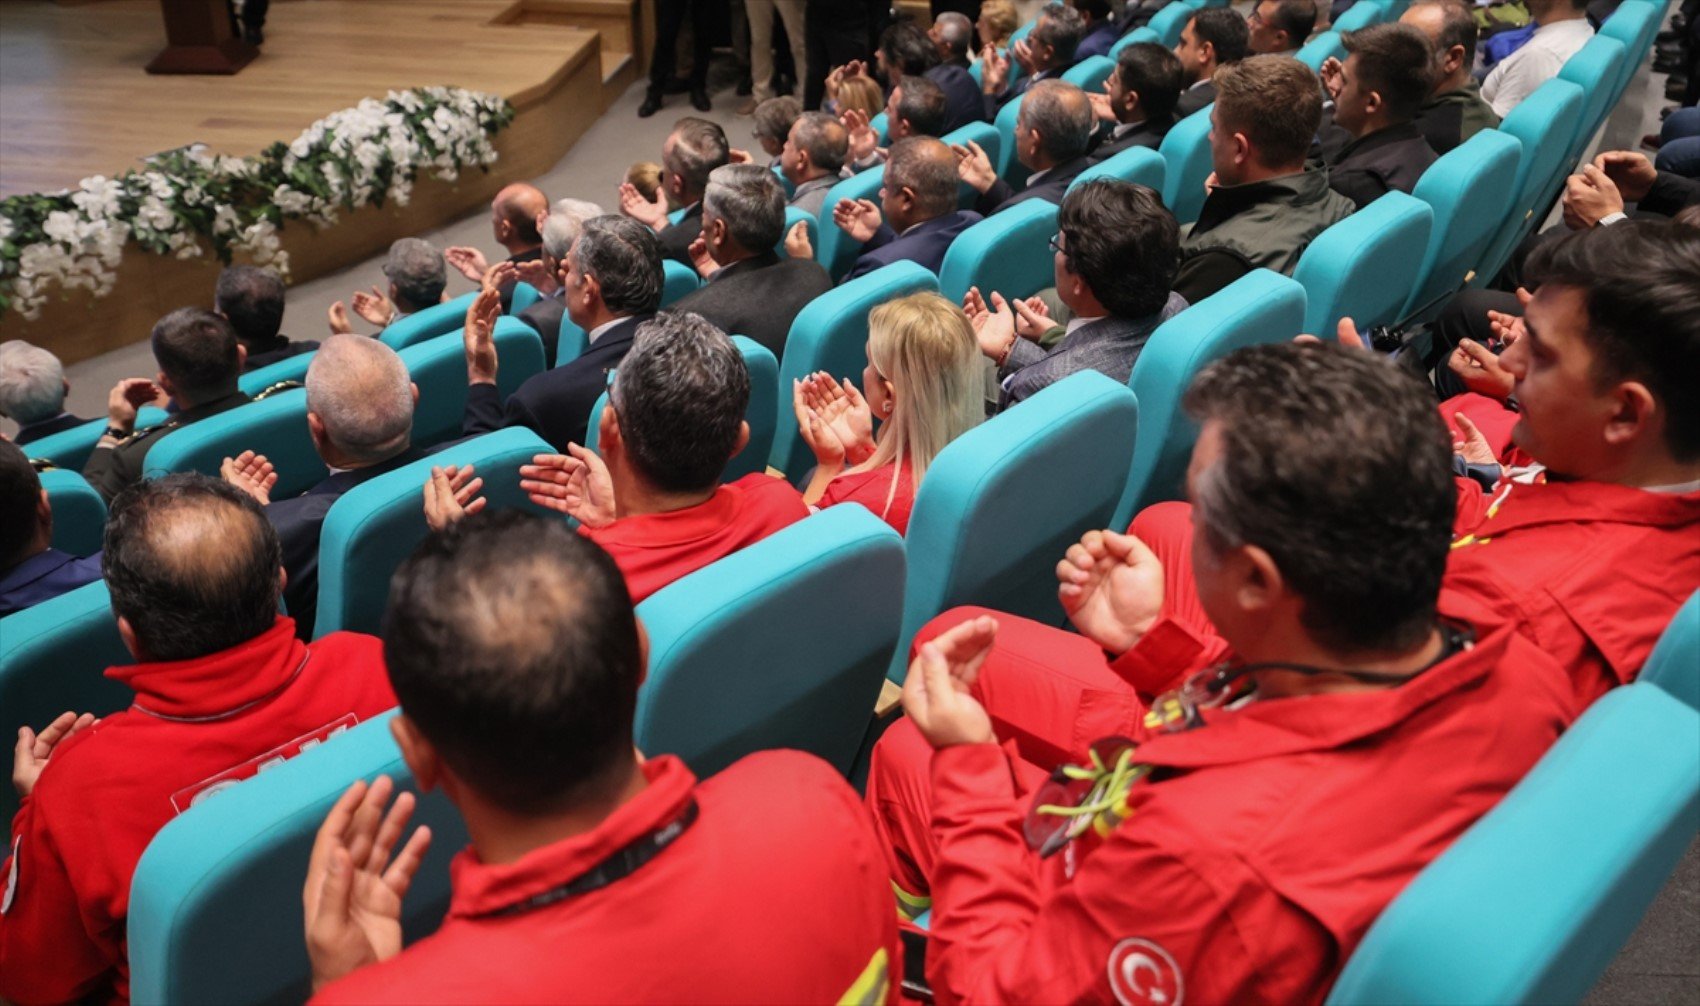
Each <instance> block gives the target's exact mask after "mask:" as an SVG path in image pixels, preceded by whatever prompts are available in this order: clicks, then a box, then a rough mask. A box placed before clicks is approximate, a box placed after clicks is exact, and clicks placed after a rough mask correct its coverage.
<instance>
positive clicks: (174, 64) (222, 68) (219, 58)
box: [147, 0, 260, 74]
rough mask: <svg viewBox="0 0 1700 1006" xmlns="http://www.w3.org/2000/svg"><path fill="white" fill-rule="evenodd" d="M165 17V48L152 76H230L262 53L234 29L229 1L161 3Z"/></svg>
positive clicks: (152, 66)
mask: <svg viewBox="0 0 1700 1006" xmlns="http://www.w3.org/2000/svg"><path fill="white" fill-rule="evenodd" d="M159 6H160V9H161V10H162V11H163V13H164V14H165V48H164V49H163V50H162V51H161V52H160V54H159V55H158V56H155V57H154V58H153V62H151V63H149V64H148V67H147V69H148V72H149V73H222V74H231V73H235V72H236V71H238V70H240V69H242V68H243V67H244V66H247V65H248V64H249V63H250V62H251V61H252V60H253V59H254V57H255V56H258V55H259V54H260V50H258V49H256V48H254V47H253V46H251V45H249V44H248V43H247V42H245V41H243V40H242V39H241V38H238V37H237V35H236V33H235V32H234V31H232V30H231V24H230V4H229V0H160V3H159Z"/></svg>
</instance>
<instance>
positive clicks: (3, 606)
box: [0, 439, 100, 616]
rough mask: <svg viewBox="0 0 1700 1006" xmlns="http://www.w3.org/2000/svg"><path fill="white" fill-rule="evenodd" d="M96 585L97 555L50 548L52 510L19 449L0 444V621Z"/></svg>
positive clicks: (33, 469)
mask: <svg viewBox="0 0 1700 1006" xmlns="http://www.w3.org/2000/svg"><path fill="white" fill-rule="evenodd" d="M98 579H100V555H99V553H96V554H95V555H91V556H88V557H87V558H78V557H77V556H74V555H71V554H69V553H67V552H61V551H60V550H58V549H56V548H54V547H53V506H52V504H51V503H49V502H48V499H47V491H46V490H44V489H42V488H41V476H39V475H37V474H36V471H35V466H34V465H32V464H30V459H29V458H27V457H24V452H23V451H22V450H20V449H18V445H17V444H14V443H12V442H11V441H8V440H3V439H0V616H5V615H10V614H12V613H14V612H18V611H22V610H24V609H25V608H28V607H30V606H32V605H36V604H40V603H41V602H43V601H48V600H52V599H53V598H55V597H58V596H59V595H60V594H63V593H65V592H67V591H71V590H76V589H77V588H78V587H81V586H83V585H84V584H88V583H93V582H94V581H96V580H98Z"/></svg>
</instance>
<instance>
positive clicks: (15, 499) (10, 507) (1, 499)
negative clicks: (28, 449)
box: [0, 439, 41, 575]
mask: <svg viewBox="0 0 1700 1006" xmlns="http://www.w3.org/2000/svg"><path fill="white" fill-rule="evenodd" d="M40 500H41V476H39V475H37V474H36V472H35V466H34V465H32V464H30V459H29V457H28V456H26V455H25V454H24V452H23V449H22V448H20V447H19V446H18V445H17V444H14V443H12V442H11V441H10V440H5V439H0V575H4V574H5V573H7V572H9V571H10V570H11V568H12V567H13V566H16V565H17V564H18V563H19V562H22V561H23V558H24V549H26V548H29V546H30V542H31V541H33V540H35V506H36V503H38V502H39V501H40Z"/></svg>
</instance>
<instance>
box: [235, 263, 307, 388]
mask: <svg viewBox="0 0 1700 1006" xmlns="http://www.w3.org/2000/svg"><path fill="white" fill-rule="evenodd" d="M283 299H284V290H283V280H282V278H280V277H279V276H278V274H277V273H275V272H272V271H271V270H270V269H258V268H255V267H254V266H251V265H233V266H230V267H228V268H226V269H225V270H224V271H223V272H221V273H219V274H218V286H217V287H216V288H215V289H214V291H213V311H215V312H217V313H218V314H220V315H222V316H223V317H224V319H225V320H226V321H228V322H230V327H231V328H233V329H235V331H236V341H237V342H240V343H241V344H242V348H243V349H244V350H246V351H247V357H246V358H245V359H244V361H243V363H242V371H243V373H247V372H248V371H250V370H258V369H260V368H261V367H266V366H270V365H271V364H274V363H277V362H279V361H281V360H284V359H287V358H289V357H291V356H295V355H297V354H299V353H311V352H312V351H313V350H315V349H318V348H319V344H318V343H316V342H307V341H297V342H291V341H289V338H288V337H287V336H285V335H283V334H282V333H281V332H280V331H279V330H280V329H282V328H283V306H284V305H283Z"/></svg>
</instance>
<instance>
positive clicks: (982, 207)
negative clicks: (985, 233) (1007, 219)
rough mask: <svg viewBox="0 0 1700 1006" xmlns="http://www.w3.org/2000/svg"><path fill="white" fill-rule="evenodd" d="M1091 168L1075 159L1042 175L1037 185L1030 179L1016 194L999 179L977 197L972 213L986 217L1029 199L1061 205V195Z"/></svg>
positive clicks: (1013, 189) (1088, 164)
mask: <svg viewBox="0 0 1700 1006" xmlns="http://www.w3.org/2000/svg"><path fill="white" fill-rule="evenodd" d="M1091 166H1092V162H1091V161H1089V160H1087V159H1086V158H1084V157H1076V158H1075V159H1074V160H1072V161H1068V162H1066V163H1063V164H1059V165H1057V166H1056V167H1054V168H1052V169H1050V170H1049V171H1047V172H1045V177H1043V178H1041V179H1039V180H1038V181H1034V180H1033V179H1031V178H1029V179H1028V180H1027V187H1026V188H1024V189H1021V190H1020V191H1016V189H1015V187H1014V186H1012V185H1010V184H1009V183H1008V182H1006V181H1004V180H1003V179H1002V178H1000V179H998V180H997V181H995V182H993V183H992V187H991V188H989V189H987V190H986V191H985V192H983V193H981V194H980V198H979V199H977V200H975V202H974V209H975V210H976V211H978V212H979V213H981V214H983V215H985V216H988V217H989V216H991V215H992V214H993V213H996V212H998V211H999V210H1005V209H1008V208H1009V207H1011V206H1014V205H1015V204H1017V203H1020V202H1025V201H1026V200H1028V199H1043V200H1045V201H1046V202H1051V203H1056V204H1058V205H1061V204H1062V200H1063V194H1064V193H1066V192H1067V191H1068V187H1069V184H1070V183H1072V182H1073V181H1074V179H1075V176H1077V175H1079V174H1080V173H1081V172H1082V171H1085V170H1086V169H1087V168H1089V167H1091Z"/></svg>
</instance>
